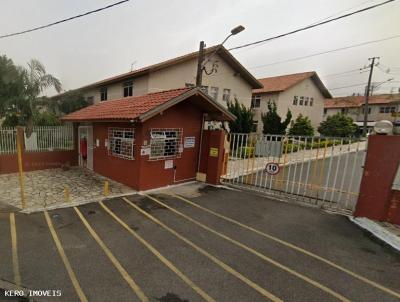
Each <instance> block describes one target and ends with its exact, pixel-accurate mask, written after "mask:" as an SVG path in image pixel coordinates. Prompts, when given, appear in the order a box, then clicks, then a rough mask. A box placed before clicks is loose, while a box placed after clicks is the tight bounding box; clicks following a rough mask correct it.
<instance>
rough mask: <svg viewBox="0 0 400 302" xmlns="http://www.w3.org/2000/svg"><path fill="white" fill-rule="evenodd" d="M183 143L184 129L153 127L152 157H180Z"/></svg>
mask: <svg viewBox="0 0 400 302" xmlns="http://www.w3.org/2000/svg"><path fill="white" fill-rule="evenodd" d="M181 145H182V129H178V128H177V129H168V128H162V129H151V131H150V157H149V158H150V159H151V160H158V159H164V158H170V157H180V155H181V152H182V151H181V148H182V147H181Z"/></svg>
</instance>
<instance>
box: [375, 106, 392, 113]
mask: <svg viewBox="0 0 400 302" xmlns="http://www.w3.org/2000/svg"><path fill="white" fill-rule="evenodd" d="M393 112H396V107H390V106H386V107H379V113H393Z"/></svg>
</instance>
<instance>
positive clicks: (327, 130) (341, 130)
mask: <svg viewBox="0 0 400 302" xmlns="http://www.w3.org/2000/svg"><path fill="white" fill-rule="evenodd" d="M356 130H357V126H356V125H354V123H353V119H352V118H351V117H348V116H346V115H344V114H342V113H340V112H338V113H336V114H335V115H332V116H328V118H327V119H326V121H323V122H322V123H321V124H320V126H319V127H318V132H319V133H321V134H322V135H323V136H335V137H348V136H352V135H354V133H355V132H356Z"/></svg>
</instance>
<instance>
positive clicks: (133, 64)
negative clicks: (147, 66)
mask: <svg viewBox="0 0 400 302" xmlns="http://www.w3.org/2000/svg"><path fill="white" fill-rule="evenodd" d="M136 63H137V61H136V60H135V61H133V62H132V64H131V71H133V67H134V66H135V64H136Z"/></svg>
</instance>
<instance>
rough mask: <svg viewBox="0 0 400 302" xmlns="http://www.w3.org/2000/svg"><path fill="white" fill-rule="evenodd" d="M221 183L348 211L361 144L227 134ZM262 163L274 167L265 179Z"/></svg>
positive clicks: (355, 189) (344, 140)
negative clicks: (226, 155)
mask: <svg viewBox="0 0 400 302" xmlns="http://www.w3.org/2000/svg"><path fill="white" fill-rule="evenodd" d="M228 140H229V145H230V150H229V158H228V165H227V171H226V175H224V176H222V182H224V183H226V184H228V185H233V186H239V187H246V188H248V189H251V190H257V191H262V192H266V193H272V194H284V195H286V196H290V195H292V196H296V198H298V199H299V198H300V199H301V200H306V201H307V202H309V203H313V204H318V205H320V206H323V207H327V208H330V209H334V210H339V211H340V210H343V211H352V210H354V207H355V202H356V200H357V196H358V190H359V185H360V181H361V176H362V166H363V162H364V158H365V150H366V145H367V144H366V142H365V141H360V140H358V139H354V138H352V139H350V138H333V137H331V138H328V137H305V136H284V135H260V134H243V133H231V134H229V137H228ZM267 163H275V164H277V165H279V167H280V172H279V173H278V174H277V175H272V174H268V173H267V172H266V170H265V166H266V164H267Z"/></svg>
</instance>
